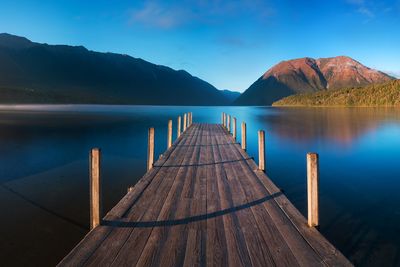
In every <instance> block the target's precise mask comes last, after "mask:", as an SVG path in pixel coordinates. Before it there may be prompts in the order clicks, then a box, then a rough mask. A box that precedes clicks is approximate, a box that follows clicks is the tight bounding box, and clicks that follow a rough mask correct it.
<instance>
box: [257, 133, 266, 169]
mask: <svg viewBox="0 0 400 267" xmlns="http://www.w3.org/2000/svg"><path fill="white" fill-rule="evenodd" d="M258 169H260V170H262V171H265V132H264V131H263V130H259V131H258Z"/></svg>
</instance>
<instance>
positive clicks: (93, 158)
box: [89, 148, 102, 230]
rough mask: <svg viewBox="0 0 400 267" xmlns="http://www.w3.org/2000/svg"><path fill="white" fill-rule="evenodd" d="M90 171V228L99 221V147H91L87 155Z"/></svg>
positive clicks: (100, 209)
mask: <svg viewBox="0 0 400 267" xmlns="http://www.w3.org/2000/svg"><path fill="white" fill-rule="evenodd" d="M89 162H90V167H89V172H90V230H92V229H94V228H95V227H96V226H98V225H100V223H101V213H102V207H101V177H100V149H98V148H93V149H92V150H91V151H90V155H89Z"/></svg>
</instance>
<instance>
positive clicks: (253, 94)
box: [236, 56, 394, 105]
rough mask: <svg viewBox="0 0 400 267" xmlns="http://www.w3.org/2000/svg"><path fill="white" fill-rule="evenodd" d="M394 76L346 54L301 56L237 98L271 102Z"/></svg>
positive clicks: (248, 102)
mask: <svg viewBox="0 0 400 267" xmlns="http://www.w3.org/2000/svg"><path fill="white" fill-rule="evenodd" d="M392 79H394V78H393V77H391V76H389V75H387V74H385V73H383V72H380V71H377V70H374V69H371V68H368V67H366V66H364V65H362V64H361V63H360V62H358V61H356V60H354V59H352V58H350V57H346V56H339V57H333V58H319V59H313V58H299V59H294V60H289V61H282V62H280V63H279V64H277V65H275V66H274V67H272V68H271V69H269V70H268V71H267V72H266V73H264V75H262V76H261V77H260V78H259V79H258V80H257V81H256V82H255V83H253V84H252V85H251V86H250V87H249V88H248V89H247V90H246V91H245V92H244V93H243V94H242V95H241V96H240V97H239V98H238V99H237V100H236V104H238V105H271V104H272V103H273V102H274V101H276V100H279V99H281V98H283V97H286V96H289V95H292V94H296V93H305V92H316V91H320V90H331V89H340V88H344V87H356V86H365V85H368V84H372V83H383V82H386V81H389V80H392Z"/></svg>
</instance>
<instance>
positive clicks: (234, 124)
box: [232, 118, 236, 141]
mask: <svg viewBox="0 0 400 267" xmlns="http://www.w3.org/2000/svg"><path fill="white" fill-rule="evenodd" d="M232 127H233V130H232V131H233V139H234V140H235V141H236V118H233V125H232Z"/></svg>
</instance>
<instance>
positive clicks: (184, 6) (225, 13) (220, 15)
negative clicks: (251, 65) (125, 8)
mask: <svg viewBox="0 0 400 267" xmlns="http://www.w3.org/2000/svg"><path fill="white" fill-rule="evenodd" d="M273 14H274V9H272V8H271V7H270V6H269V5H267V4H266V2H265V1H261V0H252V1H250V0H245V1H237V0H236V1H235V0H231V1H221V0H214V1H206V0H184V1H172V2H168V3H165V1H160V0H148V1H146V2H144V4H143V5H142V6H141V7H139V8H136V9H134V10H133V11H132V12H131V15H130V19H129V22H130V23H131V24H135V23H140V24H143V25H146V26H152V27H158V28H174V27H179V26H183V25H186V24H190V23H196V22H197V23H205V24H213V23H217V22H218V21H219V22H221V21H222V22H226V20H227V19H233V18H235V17H238V16H244V15H247V16H251V17H253V18H257V19H259V20H265V19H267V18H269V17H270V16H272V15H273Z"/></svg>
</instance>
